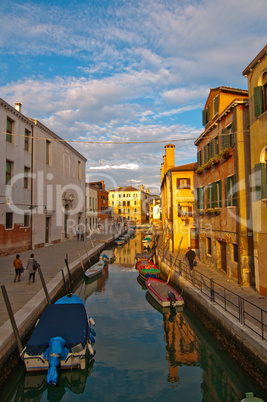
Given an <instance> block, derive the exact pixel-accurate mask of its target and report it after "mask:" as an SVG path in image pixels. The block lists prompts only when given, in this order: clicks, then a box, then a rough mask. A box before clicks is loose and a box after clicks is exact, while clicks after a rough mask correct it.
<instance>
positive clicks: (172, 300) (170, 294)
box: [168, 290, 176, 307]
mask: <svg viewBox="0 0 267 402" xmlns="http://www.w3.org/2000/svg"><path fill="white" fill-rule="evenodd" d="M168 296H169V298H170V299H171V306H172V307H174V306H175V302H176V299H175V296H174V294H173V293H172V292H171V291H170V290H169V291H168Z"/></svg>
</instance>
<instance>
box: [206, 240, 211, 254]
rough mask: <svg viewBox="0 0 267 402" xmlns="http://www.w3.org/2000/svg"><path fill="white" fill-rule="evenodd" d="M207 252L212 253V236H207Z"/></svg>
mask: <svg viewBox="0 0 267 402" xmlns="http://www.w3.org/2000/svg"><path fill="white" fill-rule="evenodd" d="M207 254H209V255H211V238H210V237H207Z"/></svg>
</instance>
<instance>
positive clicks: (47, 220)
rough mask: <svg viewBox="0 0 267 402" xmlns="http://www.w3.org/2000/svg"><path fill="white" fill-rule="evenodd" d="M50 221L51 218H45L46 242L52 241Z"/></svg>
mask: <svg viewBox="0 0 267 402" xmlns="http://www.w3.org/2000/svg"><path fill="white" fill-rule="evenodd" d="M50 221H51V218H47V217H46V218H45V243H49V241H50Z"/></svg>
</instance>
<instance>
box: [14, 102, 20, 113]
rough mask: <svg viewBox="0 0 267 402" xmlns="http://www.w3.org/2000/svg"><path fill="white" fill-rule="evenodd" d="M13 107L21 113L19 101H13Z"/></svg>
mask: <svg viewBox="0 0 267 402" xmlns="http://www.w3.org/2000/svg"><path fill="white" fill-rule="evenodd" d="M15 109H16V110H17V111H18V112H20V113H21V103H19V102H16V103H15Z"/></svg>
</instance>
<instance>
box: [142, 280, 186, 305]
mask: <svg viewBox="0 0 267 402" xmlns="http://www.w3.org/2000/svg"><path fill="white" fill-rule="evenodd" d="M146 287H147V289H148V291H149V293H150V295H151V296H152V297H153V298H154V299H155V300H156V301H157V302H158V303H159V304H160V305H161V306H162V307H168V306H171V307H176V306H183V305H184V299H183V298H182V297H181V296H180V295H179V293H178V292H177V291H176V290H175V289H174V288H173V287H172V286H171V285H169V283H167V282H164V281H161V280H160V279H155V278H149V279H147V280H146Z"/></svg>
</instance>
